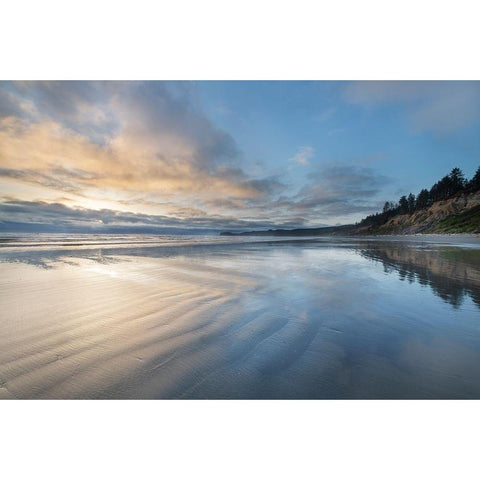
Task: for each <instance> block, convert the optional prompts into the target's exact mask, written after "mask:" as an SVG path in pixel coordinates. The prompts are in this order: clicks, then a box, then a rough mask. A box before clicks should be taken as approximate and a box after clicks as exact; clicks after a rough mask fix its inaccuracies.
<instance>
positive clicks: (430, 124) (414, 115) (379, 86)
mask: <svg viewBox="0 0 480 480" xmlns="http://www.w3.org/2000/svg"><path fill="white" fill-rule="evenodd" d="M343 96H344V99H345V100H346V101H347V102H348V103H351V104H355V105H361V106H364V107H368V108H377V107H387V106H391V105H396V106H401V107H403V108H404V110H405V115H406V118H407V119H408V121H409V122H410V124H411V125H412V127H413V128H414V130H416V131H419V132H420V131H432V132H435V133H438V134H450V133H452V132H456V131H459V130H461V129H463V128H466V127H469V126H471V125H472V124H473V123H475V122H478V121H480V82H467V81H465V82H448V81H445V82H439V81H435V82H430V81H429V82H417V81H401V82H351V83H349V84H348V85H347V86H346V87H345V89H344V92H343Z"/></svg>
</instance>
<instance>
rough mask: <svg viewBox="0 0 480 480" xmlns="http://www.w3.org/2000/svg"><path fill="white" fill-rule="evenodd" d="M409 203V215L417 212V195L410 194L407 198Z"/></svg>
mask: <svg viewBox="0 0 480 480" xmlns="http://www.w3.org/2000/svg"><path fill="white" fill-rule="evenodd" d="M407 202H408V213H413V212H414V211H415V195H414V194H413V193H412V192H410V194H409V195H408V198H407Z"/></svg>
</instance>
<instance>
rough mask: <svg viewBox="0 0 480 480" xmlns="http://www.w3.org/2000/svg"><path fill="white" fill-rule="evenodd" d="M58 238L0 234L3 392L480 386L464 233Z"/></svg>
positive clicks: (259, 392)
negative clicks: (11, 239) (5, 243)
mask: <svg viewBox="0 0 480 480" xmlns="http://www.w3.org/2000/svg"><path fill="white" fill-rule="evenodd" d="M457 242H458V240H457ZM71 243H72V242H70V244H68V242H67V246H65V243H64V242H63V243H62V242H61V245H58V244H57V245H53V244H52V245H50V246H48V245H49V242H48V241H47V242H46V244H47V245H46V246H45V245H44V244H43V243H42V245H41V246H39V245H38V242H37V243H35V246H32V245H31V244H30V245H29V246H25V245H23V246H22V245H20V246H19V245H13V246H11V245H10V246H9V247H8V248H4V249H3V252H2V263H0V307H1V311H2V314H1V321H0V398H62V399H67V398H119V399H120V398H480V295H479V292H480V275H479V273H480V257H479V255H478V254H479V252H480V250H478V247H476V246H475V244H474V242H473V243H472V242H470V243H466V244H465V246H463V247H462V246H454V245H448V246H445V245H440V244H439V243H438V242H437V243H428V244H424V243H419V242H417V243H414V242H401V243H400V244H399V243H398V242H395V241H384V240H382V241H380V240H378V239H377V240H375V241H368V240H362V241H354V240H339V239H337V240H331V241H330V240H328V241H327V240H322V241H319V242H316V241H306V242H296V241H293V242H289V241H280V242H269V241H264V240H263V241H260V242H253V243H248V242H243V243H240V244H231V245H229V244H224V242H223V243H221V244H214V245H210V244H208V242H207V244H206V245H198V244H195V242H193V244H188V245H183V246H181V247H179V246H178V244H177V243H175V242H174V241H173V242H167V243H166V244H162V246H158V245H157V244H155V246H149V245H148V244H147V245H146V244H145V242H140V245H138V246H132V245H131V244H130V243H129V244H127V245H122V246H121V248H117V247H118V246H114V245H112V242H110V245H108V244H102V245H101V246H100V247H98V246H92V245H87V247H88V248H87V247H85V248H84V245H83V244H82V245H83V246H81V248H78V245H75V246H72V244H71ZM113 243H115V242H113ZM154 243H155V242H154ZM440 243H442V242H440Z"/></svg>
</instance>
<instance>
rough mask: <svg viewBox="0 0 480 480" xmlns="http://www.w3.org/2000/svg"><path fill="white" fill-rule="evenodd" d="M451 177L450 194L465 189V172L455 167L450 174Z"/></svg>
mask: <svg viewBox="0 0 480 480" xmlns="http://www.w3.org/2000/svg"><path fill="white" fill-rule="evenodd" d="M449 178H450V191H449V193H450V195H449V196H452V195H455V194H456V193H458V192H461V191H463V190H464V189H465V183H466V182H465V175H464V174H463V172H462V171H461V170H460V169H459V168H458V167H455V168H453V169H452V171H451V172H450V174H449Z"/></svg>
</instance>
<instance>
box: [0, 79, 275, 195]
mask: <svg viewBox="0 0 480 480" xmlns="http://www.w3.org/2000/svg"><path fill="white" fill-rule="evenodd" d="M0 86H1V87H2V88H1V90H2V91H3V93H4V98H6V99H7V100H5V101H4V102H3V103H4V104H5V105H6V107H5V108H4V109H2V114H1V115H0V117H2V119H1V120H0V145H1V146H0V166H1V167H3V168H4V169H5V170H4V173H5V172H7V171H10V176H12V171H13V170H17V171H20V170H21V171H23V172H24V174H21V173H18V172H17V174H16V176H15V179H16V180H17V181H23V182H27V183H28V182H30V183H36V184H42V185H44V186H46V187H51V188H58V189H59V190H62V191H67V192H72V191H76V192H77V193H79V194H83V195H84V196H91V194H92V191H94V190H96V191H105V190H109V191H111V192H115V196H116V197H122V195H124V194H125V192H128V194H129V196H131V194H133V193H134V192H151V193H155V194H156V195H157V196H158V197H159V198H162V197H165V196H168V195H177V196H182V195H183V196H185V197H187V196H188V197H190V198H191V199H192V201H197V200H198V199H202V198H209V197H215V196H219V195H220V196H225V197H233V198H256V197H260V196H264V195H268V194H269V192H271V189H272V188H273V182H272V181H271V180H269V179H262V178H252V177H250V176H249V175H248V174H246V173H245V172H244V170H243V169H242V168H241V152H240V151H239V149H238V147H237V145H236V143H235V141H234V139H233V138H232V137H231V136H230V135H229V134H228V133H226V132H224V131H223V130H221V129H218V128H216V127H215V126H214V125H213V124H212V123H211V122H210V121H209V120H208V119H207V118H206V117H205V116H204V114H203V113H202V111H201V110H200V108H199V107H198V106H197V102H196V99H195V98H194V95H193V94H192V92H191V88H190V87H189V86H188V85H185V84H175V83H174V84H170V83H162V82H111V83H109V82H48V83H44V82H26V83H18V84H17V83H8V84H5V83H2V84H0ZM25 104H28V106H29V107H28V108H23V107H22V105H25ZM22 112H23V113H22ZM92 132H93V133H92ZM99 132H100V134H99ZM78 172H82V174H81V175H80V174H78ZM54 178H55V179H56V180H57V183H56V184H55V185H54V184H53V180H52V179H54ZM276 186H277V187H280V184H279V183H278V182H277V185H276ZM194 199H196V200H194Z"/></svg>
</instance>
